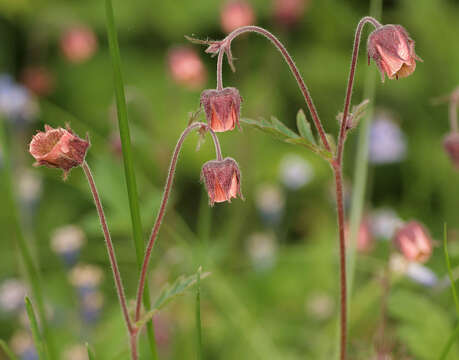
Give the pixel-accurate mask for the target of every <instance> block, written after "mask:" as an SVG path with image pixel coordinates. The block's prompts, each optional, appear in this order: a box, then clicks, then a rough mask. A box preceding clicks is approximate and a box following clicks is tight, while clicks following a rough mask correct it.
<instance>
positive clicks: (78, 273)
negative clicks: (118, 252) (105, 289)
mask: <svg viewBox="0 0 459 360" xmlns="http://www.w3.org/2000/svg"><path fill="white" fill-rule="evenodd" d="M103 277H104V273H103V271H102V269H101V268H99V267H97V266H95V265H89V264H85V265H77V266H75V267H74V268H73V269H72V271H71V272H70V274H69V278H70V283H71V284H72V285H73V286H75V287H76V288H78V289H79V290H81V291H82V292H91V291H94V290H95V289H96V288H97V287H98V286H99V284H100V283H101V281H102V279H103Z"/></svg>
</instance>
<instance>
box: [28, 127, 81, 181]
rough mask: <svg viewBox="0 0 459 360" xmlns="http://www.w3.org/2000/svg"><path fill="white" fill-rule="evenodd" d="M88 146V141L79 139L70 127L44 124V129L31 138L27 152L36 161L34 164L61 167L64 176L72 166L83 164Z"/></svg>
mask: <svg viewBox="0 0 459 360" xmlns="http://www.w3.org/2000/svg"><path fill="white" fill-rule="evenodd" d="M88 148H89V141H88V140H83V139H80V138H79V137H78V136H76V135H75V134H74V133H73V132H72V130H71V129H70V128H67V129H63V128H57V129H53V128H52V127H51V126H48V125H45V131H44V132H38V133H37V134H36V135H34V137H33V138H32V141H31V142H30V145H29V152H30V154H31V155H32V156H33V157H34V158H35V160H36V161H37V162H36V163H35V165H36V166H40V165H45V166H47V167H53V168H59V169H62V170H64V178H65V177H66V176H67V174H68V172H69V171H70V170H71V169H72V168H74V167H77V166H80V165H82V164H83V162H84V159H85V157H86V152H87V150H88Z"/></svg>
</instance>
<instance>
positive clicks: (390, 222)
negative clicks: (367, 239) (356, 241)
mask: <svg viewBox="0 0 459 360" xmlns="http://www.w3.org/2000/svg"><path fill="white" fill-rule="evenodd" d="M402 224H403V220H402V219H400V218H399V217H398V215H397V213H396V212H395V211H394V210H392V209H389V208H381V209H376V210H374V211H372V212H371V215H370V227H371V232H372V234H373V236H374V237H375V238H377V239H384V240H389V239H391V238H392V236H393V235H394V233H395V230H396V229H397V228H398V227H399V226H400V225H402Z"/></svg>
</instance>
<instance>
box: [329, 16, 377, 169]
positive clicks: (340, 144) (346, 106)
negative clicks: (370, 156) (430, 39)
mask: <svg viewBox="0 0 459 360" xmlns="http://www.w3.org/2000/svg"><path fill="white" fill-rule="evenodd" d="M366 23H370V24H372V25H373V26H374V27H375V28H378V27H380V26H382V25H381V24H380V23H379V22H378V21H377V20H376V19H375V18H373V17H371V16H365V17H364V18H362V20H360V21H359V24H358V25H357V29H356V31H355V37H354V49H353V51H352V60H351V70H350V72H349V79H348V82H347V89H346V98H345V100H344V110H343V120H342V121H341V128H340V131H339V136H338V149H337V152H336V161H337V162H338V164H341V163H342V158H343V149H344V141H345V140H346V132H347V122H348V117H349V108H350V106H351V98H352V89H353V88H354V78H355V69H356V67H357V57H358V55H359V47H360V38H361V36H362V29H363V26H364V25H365V24H366Z"/></svg>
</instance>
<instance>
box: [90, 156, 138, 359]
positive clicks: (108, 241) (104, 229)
mask: <svg viewBox="0 0 459 360" xmlns="http://www.w3.org/2000/svg"><path fill="white" fill-rule="evenodd" d="M82 168H83V171H84V173H85V175H86V178H87V179H88V183H89V187H90V188H91V193H92V196H93V198H94V203H95V204H96V209H97V213H98V214H99V220H100V225H101V226H102V232H103V233H104V238H105V244H106V245H107V252H108V257H109V259H110V264H111V268H112V272H113V278H114V280H115V285H116V292H117V294H118V299H119V302H120V305H121V310H122V312H123V317H124V321H125V323H126V327H127V329H128V331H129V336H130V340H131V341H130V344H131V357H132V359H133V360H137V358H138V356H137V339H136V335H137V329H136V328H135V326H133V324H132V321H131V318H130V316H129V311H128V307H127V302H126V295H125V294H124V288H123V282H122V279H121V274H120V271H119V268H118V262H117V260H116V255H115V249H114V247H113V242H112V239H111V236H110V231H109V230H108V225H107V220H106V219H105V214H104V209H103V208H102V203H101V201H100V197H99V193H98V191H97V188H96V183H95V182H94V177H93V176H92V173H91V169H90V168H89V166H88V164H87V163H86V161H85V162H84V163H83V165H82ZM133 339H134V340H133Z"/></svg>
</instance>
